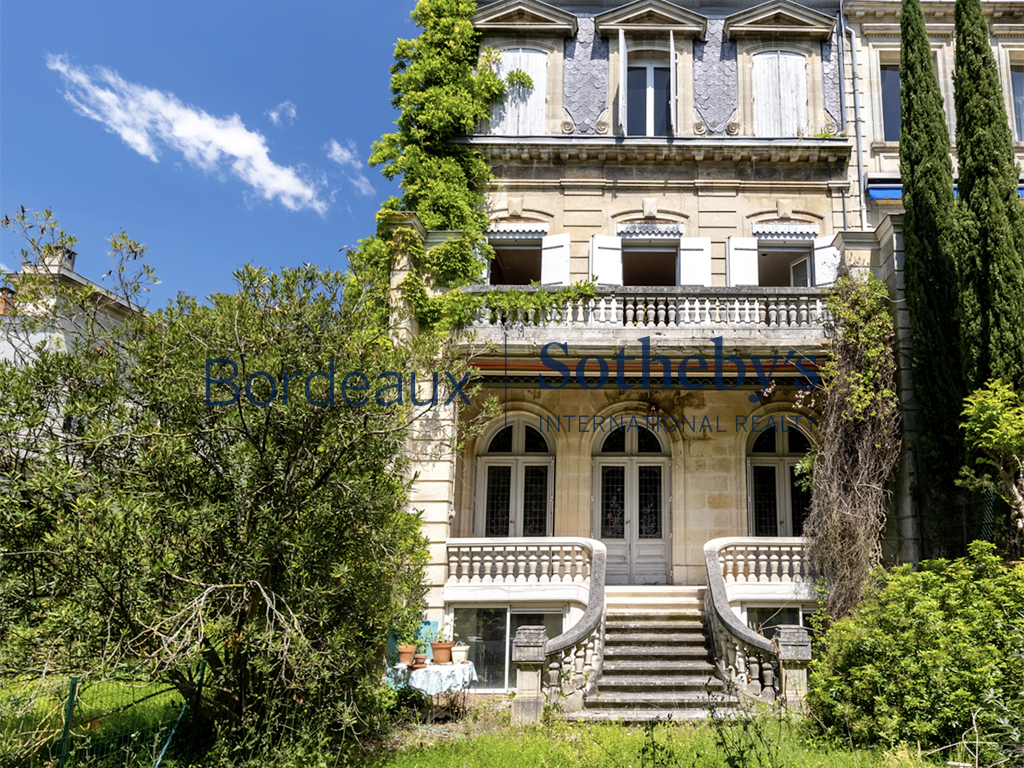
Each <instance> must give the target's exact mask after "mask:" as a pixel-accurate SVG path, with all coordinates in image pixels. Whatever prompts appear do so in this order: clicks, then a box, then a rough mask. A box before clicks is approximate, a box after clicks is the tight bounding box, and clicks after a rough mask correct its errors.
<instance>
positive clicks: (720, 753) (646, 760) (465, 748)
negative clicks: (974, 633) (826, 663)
mask: <svg viewBox="0 0 1024 768" xmlns="http://www.w3.org/2000/svg"><path fill="white" fill-rule="evenodd" d="M481 709H483V712H482V713H481ZM947 759H948V758H947ZM377 760H378V761H379V762H378V764H379V765H382V766H386V768H475V767H476V766H480V767H481V768H533V767H534V766H544V768H605V767H607V768H662V767H665V768H667V767H668V766H685V768H719V766H720V767H721V768H731V766H752V767H758V768H760V767H763V768H770V767H772V768H774V767H775V766H786V768H811V767H812V766H822V767H825V766H827V767H828V768H919V767H923V766H926V765H931V766H934V765H936V763H926V762H922V761H921V760H919V759H918V757H917V750H916V749H897V750H892V751H889V752H883V751H882V750H855V751H851V750H850V749H843V748H837V747H831V746H828V745H825V744H821V743H815V742H814V741H813V740H811V739H810V738H809V737H808V736H807V735H806V729H805V728H804V727H803V725H802V723H801V722H800V721H799V720H797V719H787V720H780V719H779V718H777V717H776V718H773V717H770V716H766V717H758V718H755V719H753V720H750V719H739V720H733V721H723V722H722V724H721V725H719V726H718V727H717V728H716V727H715V726H714V725H713V724H712V723H710V722H708V721H699V722H694V723H658V724H654V725H651V726H648V727H644V726H642V725H625V724H618V723H611V724H576V723H565V722H561V721H553V722H552V723H550V724H548V725H541V726H536V727H532V728H525V729H517V728H512V727H511V726H510V725H509V724H508V716H507V709H506V708H504V707H502V706H500V705H495V704H494V703H487V702H477V704H476V705H475V706H474V707H472V708H471V709H470V712H469V715H468V716H467V718H466V719H465V720H464V721H461V722H456V723H443V724H426V725H423V724H420V725H415V724H414V725H410V726H408V727H407V728H405V729H404V730H403V731H401V733H400V734H399V737H398V739H397V740H396V741H395V742H394V743H392V744H391V745H390V749H389V750H388V751H387V752H381V753H379V754H378V755H377ZM938 764H940V765H945V759H943V760H942V762H941V763H938Z"/></svg>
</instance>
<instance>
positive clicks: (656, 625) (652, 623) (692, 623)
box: [604, 615, 704, 632]
mask: <svg viewBox="0 0 1024 768" xmlns="http://www.w3.org/2000/svg"><path fill="white" fill-rule="evenodd" d="M604 628H605V631H606V632H613V631H615V632H617V631H620V630H630V629H635V630H640V631H642V632H659V631H661V630H667V631H673V632H675V631H679V630H686V629H693V630H697V631H698V632H703V631H704V622H703V621H697V620H695V619H690V618H682V619H678V620H676V621H665V617H664V616H657V617H651V618H649V619H645V618H641V616H640V615H637V617H636V618H631V619H621V618H620V619H611V620H607V621H605V623H604Z"/></svg>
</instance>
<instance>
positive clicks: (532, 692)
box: [512, 626, 548, 725]
mask: <svg viewBox="0 0 1024 768" xmlns="http://www.w3.org/2000/svg"><path fill="white" fill-rule="evenodd" d="M547 641H548V638H547V632H546V631H545V629H544V627H543V626H525V627H520V628H519V630H518V631H517V632H516V636H515V639H514V640H513V641H512V663H513V664H515V665H516V697H515V698H514V699H512V725H535V724H537V723H539V722H540V718H541V715H542V714H544V696H543V694H542V693H541V674H542V673H543V671H544V658H545V657H544V646H545V644H546V643H547Z"/></svg>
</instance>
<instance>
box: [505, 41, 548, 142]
mask: <svg viewBox="0 0 1024 768" xmlns="http://www.w3.org/2000/svg"><path fill="white" fill-rule="evenodd" d="M498 54H499V57H500V58H499V60H498V64H497V66H496V68H495V71H496V73H497V75H498V77H500V78H502V79H504V78H505V77H506V76H507V75H508V73H509V72H513V71H520V72H524V73H526V75H527V76H528V77H529V78H530V80H531V81H532V82H533V85H532V87H530V88H525V87H523V86H521V85H509V86H507V87H506V90H505V99H504V100H503V101H500V102H498V103H496V104H495V105H494V107H493V108H492V109H491V133H494V134H497V135H499V136H541V135H543V134H544V133H545V130H544V127H545V126H544V122H545V120H544V118H545V114H544V111H545V108H546V105H547V85H548V55H547V54H546V53H545V52H544V51H535V50H531V49H529V48H506V49H505V50H502V51H498Z"/></svg>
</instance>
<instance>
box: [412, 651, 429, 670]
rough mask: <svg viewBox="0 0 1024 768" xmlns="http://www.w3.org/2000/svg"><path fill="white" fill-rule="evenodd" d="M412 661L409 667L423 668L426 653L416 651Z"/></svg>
mask: <svg viewBox="0 0 1024 768" xmlns="http://www.w3.org/2000/svg"><path fill="white" fill-rule="evenodd" d="M413 661H414V662H415V663H414V664H413V665H412V667H411V669H423V668H424V667H425V666H427V654H425V653H417V654H416V655H414V656H413Z"/></svg>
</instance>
